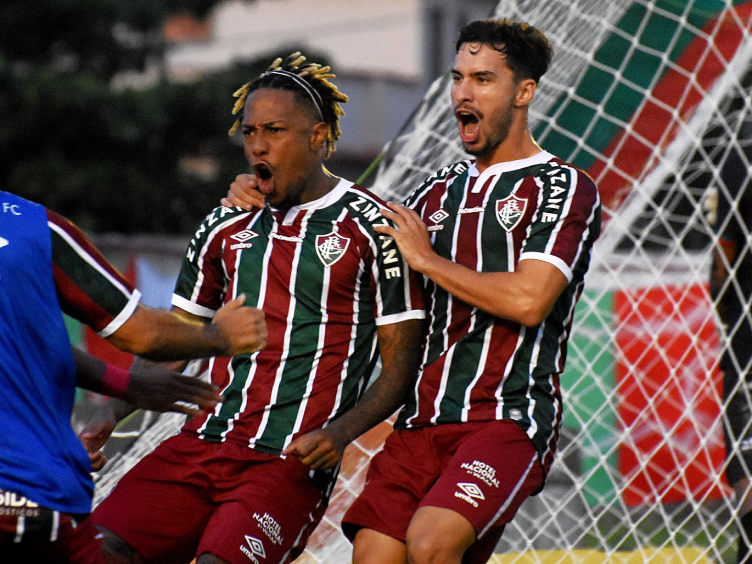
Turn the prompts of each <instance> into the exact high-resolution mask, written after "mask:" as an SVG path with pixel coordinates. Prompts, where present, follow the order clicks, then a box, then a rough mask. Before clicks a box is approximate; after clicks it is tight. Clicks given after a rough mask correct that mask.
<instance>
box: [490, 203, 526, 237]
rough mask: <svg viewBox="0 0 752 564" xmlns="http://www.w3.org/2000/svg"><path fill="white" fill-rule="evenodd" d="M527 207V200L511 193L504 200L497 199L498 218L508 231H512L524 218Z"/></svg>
mask: <svg viewBox="0 0 752 564" xmlns="http://www.w3.org/2000/svg"><path fill="white" fill-rule="evenodd" d="M525 209H527V200H524V199H522V198H518V197H517V196H515V195H514V194H510V195H509V196H507V197H506V198H504V199H502V200H496V219H498V220H499V223H500V224H501V226H502V227H503V228H504V229H505V230H506V231H507V232H511V231H512V230H513V229H514V228H515V227H517V225H518V224H519V223H520V221H521V220H522V216H524V215H525Z"/></svg>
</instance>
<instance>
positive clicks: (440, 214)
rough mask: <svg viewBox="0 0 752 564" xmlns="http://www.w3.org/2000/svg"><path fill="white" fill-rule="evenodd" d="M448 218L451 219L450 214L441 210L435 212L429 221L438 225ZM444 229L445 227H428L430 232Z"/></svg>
mask: <svg viewBox="0 0 752 564" xmlns="http://www.w3.org/2000/svg"><path fill="white" fill-rule="evenodd" d="M448 217H449V214H448V213H447V212H446V211H445V210H442V209H439V210H436V211H435V212H433V213H432V214H431V215H429V216H428V219H430V220H431V221H433V222H434V223H437V224H438V223H441V222H442V221H444V220H445V219H446V218H448ZM442 229H444V226H443V225H429V226H428V230H429V231H441V230H442Z"/></svg>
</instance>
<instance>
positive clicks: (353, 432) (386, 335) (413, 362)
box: [328, 319, 423, 447]
mask: <svg viewBox="0 0 752 564" xmlns="http://www.w3.org/2000/svg"><path fill="white" fill-rule="evenodd" d="M422 340H423V320H420V319H414V320H409V321H402V322H400V323H394V324H391V325H387V326H381V327H379V350H380V352H381V362H382V369H381V374H380V375H379V377H378V378H377V379H376V381H375V382H373V384H371V386H370V387H369V388H368V389H367V390H366V392H365V394H364V395H363V398H362V399H361V400H360V402H359V403H358V404H357V405H356V406H355V407H354V408H353V409H351V410H350V411H348V412H347V413H345V414H344V415H343V416H342V417H340V418H339V419H338V420H337V421H335V422H334V423H332V424H331V425H330V426H329V427H328V430H329V432H330V433H332V434H335V435H337V437H338V440H339V441H340V442H341V443H342V445H343V447H344V446H345V445H347V444H349V443H351V442H352V441H354V440H355V439H357V438H358V437H359V436H360V435H362V434H363V433H365V432H366V431H368V430H369V429H371V428H373V427H375V426H376V425H378V424H379V423H381V422H382V421H384V420H385V419H387V418H388V417H389V416H391V415H392V414H393V413H394V412H395V411H397V409H399V408H400V407H401V406H402V405H403V404H404V403H405V399H406V398H407V394H409V393H410V392H411V391H412V390H413V388H414V386H415V379H416V376H417V373H418V368H419V366H420V359H421V344H422Z"/></svg>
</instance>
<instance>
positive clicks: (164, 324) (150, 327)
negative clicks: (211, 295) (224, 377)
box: [109, 307, 229, 361]
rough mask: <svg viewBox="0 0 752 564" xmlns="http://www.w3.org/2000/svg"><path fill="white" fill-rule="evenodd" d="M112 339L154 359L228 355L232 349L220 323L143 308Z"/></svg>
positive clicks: (165, 359)
mask: <svg viewBox="0 0 752 564" xmlns="http://www.w3.org/2000/svg"><path fill="white" fill-rule="evenodd" d="M109 341H110V342H111V343H112V344H113V345H115V346H116V347H117V348H119V349H121V350H124V351H126V352H130V353H132V354H135V355H138V356H141V357H144V358H148V359H149V360H154V361H170V360H180V359H186V358H203V357H210V356H215V355H224V354H227V352H228V350H229V344H228V342H227V340H226V339H225V337H224V335H223V334H222V332H221V331H220V330H219V329H218V328H217V327H216V326H214V325H208V324H204V323H201V322H200V321H193V320H190V319H186V318H185V317H182V316H179V315H177V314H175V313H173V312H168V311H164V310H157V309H149V308H143V307H139V308H138V309H137V310H136V312H134V314H133V315H132V316H131V318H130V319H129V320H128V321H127V322H126V323H125V324H124V325H123V326H122V327H121V328H120V329H119V330H118V331H116V332H115V333H114V334H113V335H111V336H110V337H109Z"/></svg>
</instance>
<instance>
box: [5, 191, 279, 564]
mask: <svg viewBox="0 0 752 564" xmlns="http://www.w3.org/2000/svg"><path fill="white" fill-rule="evenodd" d="M139 296H140V294H139V292H138V291H137V290H136V289H135V288H134V287H133V286H132V285H131V284H130V283H129V282H127V281H126V280H125V279H124V278H123V276H122V275H121V274H120V273H119V272H117V270H115V268H114V267H112V265H110V264H109V263H108V262H107V261H106V260H105V259H104V258H103V257H102V255H101V254H100V253H99V252H98V251H97V250H96V249H95V248H94V247H93V245H91V243H90V242H89V241H88V239H87V238H86V237H85V236H84V235H83V234H82V233H81V231H80V230H78V229H77V228H76V227H75V226H74V225H73V224H71V223H70V222H68V221H67V220H65V219H64V218H62V217H61V216H59V215H57V214H55V213H53V212H51V211H48V210H46V209H45V208H44V207H42V206H40V205H38V204H35V203H32V202H29V201H27V200H24V199H22V198H20V197H18V196H15V195H13V194H9V193H7V192H2V191H0V359H2V361H1V362H0V389H2V394H3V399H4V401H3V408H2V409H1V410H0V428H2V435H1V437H2V438H0V560H2V561H3V562H56V563H57V562H72V563H86V564H90V563H91V564H93V563H97V562H100V559H101V552H100V549H101V541H99V540H96V532H95V529H94V527H93V525H92V524H91V519H90V518H89V512H90V511H91V496H92V491H93V483H92V480H91V476H90V468H91V465H90V461H89V457H88V456H87V453H86V450H85V449H84V447H83V446H82V445H81V442H80V441H79V440H78V438H77V437H76V435H75V433H74V432H73V429H72V428H71V425H70V419H71V412H72V407H73V401H74V394H75V389H76V387H77V386H81V387H85V388H87V389H90V390H92V391H95V392H99V393H104V394H108V395H113V396H117V397H122V398H124V399H127V400H129V401H132V402H134V403H136V404H137V405H139V406H141V407H145V408H148V409H158V410H164V409H173V410H178V411H185V412H188V413H195V412H196V410H194V409H190V408H185V407H181V406H178V405H175V402H176V401H183V400H185V401H189V402H194V403H197V404H198V405H199V406H200V407H202V408H205V409H213V408H214V406H216V405H217V401H218V399H219V398H218V396H217V394H216V392H215V391H214V390H213V388H212V387H211V386H208V385H206V384H202V383H201V382H197V381H195V380H193V379H190V378H187V377H183V376H180V375H178V374H172V373H169V372H166V371H164V370H154V369H152V370H151V371H147V372H134V373H131V372H129V371H125V370H121V369H118V368H116V367H113V366H109V365H105V364H104V363H103V362H101V361H100V360H98V359H95V358H93V357H91V356H89V355H88V354H86V353H83V352H82V351H79V350H78V349H75V348H72V347H71V344H70V342H69V340H68V333H67V331H66V329H65V324H64V320H63V312H65V313H67V314H69V315H71V316H72V317H74V318H76V319H78V320H80V321H82V322H84V323H86V324H88V325H90V326H91V327H92V328H93V329H94V330H96V331H97V332H98V333H99V334H100V335H102V336H104V337H106V338H108V340H109V341H110V342H111V343H113V344H114V345H116V346H117V347H118V348H120V349H121V350H124V351H127V352H131V353H138V354H142V355H143V354H145V355H147V356H151V357H152V358H155V359H181V358H193V357H202V356H207V355H211V354H231V353H233V352H242V351H247V352H251V351H254V350H258V349H259V348H260V347H262V346H263V344H264V342H265V338H266V334H265V326H264V320H263V314H262V312H260V311H258V310H254V309H252V308H247V307H241V305H242V299H239V300H238V301H237V302H236V303H234V304H232V306H231V307H230V308H228V309H226V310H225V311H222V312H221V313H218V314H217V316H216V318H215V324H214V325H211V326H203V325H196V324H191V323H188V322H186V321H185V320H182V319H180V318H178V317H176V316H174V315H173V314H171V313H170V312H167V311H163V310H154V309H149V308H146V307H143V306H141V305H139V303H138V301H139Z"/></svg>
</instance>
